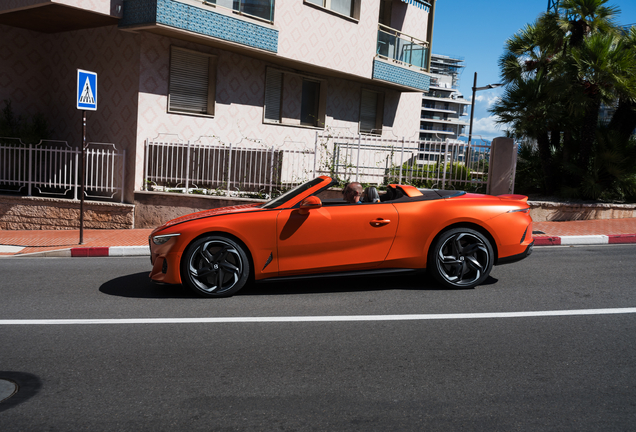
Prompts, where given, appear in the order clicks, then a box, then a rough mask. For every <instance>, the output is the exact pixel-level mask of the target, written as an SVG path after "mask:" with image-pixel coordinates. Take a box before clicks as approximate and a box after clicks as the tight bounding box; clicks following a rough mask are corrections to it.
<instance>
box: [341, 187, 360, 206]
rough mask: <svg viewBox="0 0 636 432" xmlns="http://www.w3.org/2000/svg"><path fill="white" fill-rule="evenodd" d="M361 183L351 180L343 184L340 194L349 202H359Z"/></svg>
mask: <svg viewBox="0 0 636 432" xmlns="http://www.w3.org/2000/svg"><path fill="white" fill-rule="evenodd" d="M362 190H363V189H362V185H361V184H360V183H358V182H351V183H349V184H347V185H346V186H345V188H344V189H343V191H342V195H343V197H344V199H345V201H347V202H348V203H349V204H360V203H361V201H360V197H362Z"/></svg>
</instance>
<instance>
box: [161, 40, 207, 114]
mask: <svg viewBox="0 0 636 432" xmlns="http://www.w3.org/2000/svg"><path fill="white" fill-rule="evenodd" d="M215 89H216V57H215V56H212V55H209V54H203V53H200V52H196V51H190V50H186V49H183V48H177V47H171V49H170V82H169V84H168V112H174V113H185V114H199V115H214V99H215Z"/></svg>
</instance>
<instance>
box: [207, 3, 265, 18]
mask: <svg viewBox="0 0 636 432" xmlns="http://www.w3.org/2000/svg"><path fill="white" fill-rule="evenodd" d="M204 3H211V4H215V5H217V6H223V7H225V8H228V9H232V10H233V11H235V12H238V13H240V14H245V15H250V16H253V17H256V18H261V19H264V20H266V21H271V22H273V21H274V0H207V1H204Z"/></svg>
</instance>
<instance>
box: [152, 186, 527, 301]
mask: <svg viewBox="0 0 636 432" xmlns="http://www.w3.org/2000/svg"><path fill="white" fill-rule="evenodd" d="M333 184H334V181H332V179H331V178H329V177H318V178H316V179H314V180H311V181H309V182H307V183H304V184H302V185H300V186H298V187H296V188H294V189H292V190H290V191H288V192H287V193H285V194H283V195H281V196H279V197H277V198H275V199H273V200H271V201H269V202H267V203H264V204H248V205H238V206H233V207H225V208H218V209H212V210H205V211H201V212H198V213H193V214H190V215H186V216H183V217H180V218H177V219H173V220H171V221H169V222H167V223H166V224H164V225H162V226H160V227H159V228H157V229H155V230H154V231H153V232H152V234H151V235H150V239H149V240H150V246H151V261H152V272H151V273H150V277H151V278H152V280H154V281H156V282H163V283H169V284H184V285H187V286H188V287H190V288H191V289H192V290H194V291H195V292H196V293H198V294H200V295H202V296H206V297H223V296H229V295H232V294H234V293H236V292H237V291H238V290H240V289H241V288H242V287H243V286H244V285H245V284H246V283H247V282H248V281H250V280H255V281H261V280H265V279H269V280H271V279H274V278H288V277H316V276H336V275H354V274H367V275H368V274H374V273H397V272H409V271H417V270H423V269H427V271H428V272H430V273H431V274H432V275H433V276H434V277H435V279H437V281H439V283H441V284H442V285H443V286H445V287H448V288H471V287H474V286H476V285H479V284H480V283H482V282H483V281H484V280H485V279H486V278H487V277H488V275H489V273H490V271H491V269H492V266H493V265H497V264H503V263H509V262H514V261H518V260H520V259H523V258H525V257H527V256H528V255H530V253H531V252H532V244H533V241H532V219H531V218H530V215H529V206H528V204H527V202H526V201H527V197H525V196H521V195H500V196H497V197H494V196H489V195H478V194H472V193H466V192H461V191H444V190H431V189H416V188H415V187H413V186H404V185H389V186H388V188H387V191H386V193H384V194H382V195H379V194H378V192H377V191H376V189H375V188H367V190H365V193H364V200H363V202H362V203H360V204H349V203H347V202H346V201H344V200H342V199H326V198H325V196H327V192H326V191H327V190H328V189H329V187H330V186H332V185H333Z"/></svg>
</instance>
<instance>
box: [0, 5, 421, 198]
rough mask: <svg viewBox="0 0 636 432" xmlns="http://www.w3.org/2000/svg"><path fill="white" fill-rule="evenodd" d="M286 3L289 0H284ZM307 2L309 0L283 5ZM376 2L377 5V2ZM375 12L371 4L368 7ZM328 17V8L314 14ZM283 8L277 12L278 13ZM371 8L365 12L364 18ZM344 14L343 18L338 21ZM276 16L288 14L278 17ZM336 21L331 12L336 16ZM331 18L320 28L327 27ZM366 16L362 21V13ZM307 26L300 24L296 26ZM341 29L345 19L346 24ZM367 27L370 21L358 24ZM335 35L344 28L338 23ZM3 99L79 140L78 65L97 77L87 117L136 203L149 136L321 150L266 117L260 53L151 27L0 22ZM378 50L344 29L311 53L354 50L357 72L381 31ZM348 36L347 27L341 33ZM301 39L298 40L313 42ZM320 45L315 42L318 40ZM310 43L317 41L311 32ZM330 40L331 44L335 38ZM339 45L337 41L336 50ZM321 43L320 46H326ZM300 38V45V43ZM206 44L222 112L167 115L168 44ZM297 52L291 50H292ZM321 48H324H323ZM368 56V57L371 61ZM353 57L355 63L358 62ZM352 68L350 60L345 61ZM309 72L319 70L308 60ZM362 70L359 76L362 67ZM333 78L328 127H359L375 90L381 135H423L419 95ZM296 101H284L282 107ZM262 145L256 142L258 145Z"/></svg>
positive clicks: (309, 132)
mask: <svg viewBox="0 0 636 432" xmlns="http://www.w3.org/2000/svg"><path fill="white" fill-rule="evenodd" d="M281 3H282V2H281ZM285 4H290V5H293V4H295V5H300V7H305V8H306V7H307V6H304V5H302V3H301V2H285ZM364 5H367V6H365V7H363V10H362V15H363V17H364V16H371V15H373V16H374V19H376V22H377V17H375V15H376V14H377V11H371V12H369V11H370V10H371V9H373V7H371V6H372V5H375V6H378V3H377V0H374V1H372V2H370V3H369V4H367V3H365V2H363V6H364ZM369 5H371V6H369ZM365 8H369V9H365ZM315 12H318V13H321V14H324V12H323V11H315ZM277 13H279V11H278V10H277ZM365 14H366V15H365ZM332 18H333V19H337V20H340V21H341V20H342V18H337V17H332ZM277 19H284V18H281V17H280V13H279V15H277ZM330 19H331V18H330ZM330 19H329V20H326V21H325V20H323V26H322V27H315V25H314V24H315V23H312V28H313V31H316V32H318V33H319V34H320V33H325V32H327V33H329V27H328V24H329V22H330ZM361 21H362V18H361ZM298 25H299V26H300V27H302V25H303V24H302V23H298ZM340 25H342V23H340ZM360 27H362V26H360ZM335 28H336V31H335V33H337V28H338V25H336V26H335ZM0 31H2V34H3V38H1V39H0V56H1V60H2V62H1V64H0V99H5V98H9V99H11V100H12V101H13V103H14V108H15V109H16V111H17V112H21V113H24V114H34V113H36V112H43V113H44V114H45V115H46V116H47V117H48V118H49V121H50V123H51V124H52V125H53V128H54V136H52V137H51V138H54V139H63V140H68V141H69V143H70V144H71V145H73V146H75V145H79V142H80V139H81V114H80V113H79V111H78V110H77V109H76V108H75V100H74V97H75V96H74V94H75V86H76V69H77V68H81V69H86V70H89V71H94V72H97V74H98V110H97V111H96V112H89V113H88V135H89V140H90V141H97V142H114V143H116V144H117V147H118V148H120V149H126V151H127V179H128V185H127V189H128V193H127V194H126V200H127V201H128V202H130V201H132V190H133V184H134V189H140V188H141V187H142V180H143V168H144V141H145V140H146V139H147V138H155V137H157V136H158V135H159V136H160V137H161V138H163V139H166V140H168V139H176V138H177V137H180V138H181V139H183V140H196V139H198V138H199V137H206V138H204V141H207V142H223V143H234V144H237V143H239V142H242V143H260V144H258V145H266V146H268V147H269V146H276V147H282V146H299V147H300V146H307V147H309V148H313V144H314V141H315V133H316V129H314V128H306V127H293V126H282V125H272V124H264V123H263V100H264V93H265V70H266V67H267V66H272V65H271V64H269V63H267V62H265V61H261V60H257V59H255V58H252V57H248V56H245V55H240V54H237V53H234V52H230V51H225V50H221V49H218V48H214V47H210V46H205V45H200V44H195V43H193V42H186V41H182V40H178V39H171V38H168V37H163V36H158V35H154V34H150V33H130V32H125V31H121V30H118V29H117V28H116V27H103V28H97V29H89V30H81V31H74V32H67V33H59V34H53V35H45V34H39V33H35V32H29V31H26V30H20V29H16V28H11V27H0ZM371 31H372V33H373V37H372V38H369V39H368V40H370V41H372V43H371V45H370V47H371V48H370V52H367V53H365V54H364V55H360V54H359V53H358V52H357V51H356V52H349V51H346V48H344V47H343V46H344V45H346V44H343V43H341V42H342V40H346V39H339V38H338V36H336V35H331V34H329V35H327V34H326V33H325V34H324V36H323V37H325V38H327V39H328V42H327V43H325V48H323V49H322V50H314V51H313V52H312V53H310V54H307V52H306V51H305V54H303V55H310V56H311V55H315V56H316V61H319V60H320V59H319V58H318V57H319V56H326V55H327V54H329V55H330V56H331V54H332V51H330V49H329V47H332V48H333V52H335V53H336V54H337V55H336V56H333V57H329V59H327V60H325V61H327V62H328V63H329V64H331V65H332V66H338V63H337V60H338V59H340V60H342V59H343V58H345V54H346V55H347V56H348V55H351V56H353V57H352V58H351V59H348V60H347V61H346V62H344V66H343V67H344V68H345V69H347V70H349V71H351V70H354V69H355V70H358V69H367V68H368V69H369V70H368V71H365V72H364V74H363V73H360V74H361V75H366V76H368V77H370V76H371V69H370V68H371V67H372V65H373V54H374V49H375V48H374V46H375V40H376V36H375V28H372V29H371ZM342 36H343V33H342V31H341V33H340V37H342ZM292 39H293V37H288V39H287V42H286V44H287V45H285V43H283V42H282V41H281V43H280V48H281V50H282V49H283V45H285V46H286V48H284V49H286V50H288V55H289V56H295V55H296V54H295V53H296V51H294V48H292V42H293V41H292ZM300 39H302V38H299V41H298V43H299V44H301V45H302V44H305V45H304V46H305V48H302V47H301V48H297V49H298V50H299V52H300V51H303V50H306V49H308V47H309V45H306V42H307V41H305V42H303V41H302V40H300ZM312 40H313V41H314V42H311V41H312ZM309 41H310V42H311V43H316V44H318V43H319V42H318V41H317V40H314V38H312V37H310V38H309ZM329 41H330V42H329ZM336 41H338V47H337V48H336V47H334V46H333V45H332V44H335V43H336ZM320 43H321V44H322V42H320ZM294 44H296V42H294ZM171 45H176V46H180V47H184V48H189V49H194V50H198V51H201V52H204V53H208V54H212V55H215V56H217V60H218V63H217V87H216V107H215V108H216V110H215V116H214V117H213V118H212V117H200V116H189V115H180V114H173V113H168V112H167V92H168V78H169V58H170V46H171ZM289 50H291V51H289ZM318 51H320V52H322V54H320V55H319V54H318ZM363 58H364V60H363ZM353 59H355V60H353ZM347 64H349V66H347ZM306 69H308V70H306V71H304V73H308V74H311V72H312V71H311V67H310V66H308V67H307V68H306ZM356 73H357V72H356ZM317 78H322V79H325V84H326V88H327V105H326V126H327V128H330V129H335V130H338V131H340V130H343V129H346V130H348V131H350V132H352V133H356V132H357V130H358V119H359V108H360V90H361V88H363V87H364V88H369V89H374V90H378V91H384V92H385V95H386V96H385V113H384V124H385V128H384V129H383V135H385V136H386V137H395V136H400V137H401V136H406V137H411V136H414V135H416V134H417V130H418V129H419V115H420V110H419V107H420V104H421V93H400V92H397V91H392V90H386V89H383V88H382V87H379V86H374V85H367V84H362V83H360V82H354V81H350V80H345V79H339V78H333V77H324V76H318V75H317ZM289 103H291V101H289V100H284V101H283V104H284V106H285V104H289ZM255 145H257V144H255Z"/></svg>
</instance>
